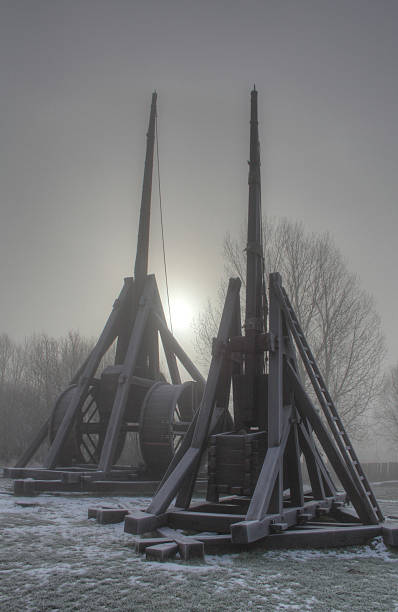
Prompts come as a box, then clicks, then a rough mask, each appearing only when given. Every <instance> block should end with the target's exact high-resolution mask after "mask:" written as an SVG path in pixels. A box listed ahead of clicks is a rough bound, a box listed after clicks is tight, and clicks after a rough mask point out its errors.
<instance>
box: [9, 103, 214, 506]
mask: <svg viewBox="0 0 398 612" xmlns="http://www.w3.org/2000/svg"><path fill="white" fill-rule="evenodd" d="M156 101H157V95H156V93H154V94H153V95H152V103H151V111H150V118H149V127H148V132H147V147H146V157H145V170H144V179H143V187H142V198H141V208H140V221H139V229H138V239H137V254H136V258H135V266H134V277H129V278H125V279H124V285H123V288H122V290H121V292H120V295H119V297H118V298H117V299H116V301H115V303H114V305H113V309H112V312H111V314H110V315H109V318H108V321H107V323H106V325H105V327H104V329H103V331H102V333H101V335H100V337H99V339H98V341H97V343H96V345H95V347H94V348H93V350H92V351H91V353H90V355H89V356H88V358H87V360H86V362H85V363H84V364H83V365H82V367H81V368H80V370H79V371H78V372H77V373H76V375H75V376H74V378H73V380H72V381H71V384H70V386H69V387H68V388H67V389H65V391H63V393H61V395H60V396H59V398H58V399H57V401H56V403H55V406H54V409H53V411H52V413H51V415H50V417H49V418H48V419H47V421H46V422H45V423H44V424H43V426H42V427H41V429H40V431H39V432H38V434H37V436H36V438H35V439H34V440H33V441H32V443H31V444H30V446H29V447H28V448H27V450H26V451H25V453H24V454H23V455H22V457H20V459H19V460H18V462H17V464H16V466H15V467H12V468H6V469H5V470H4V472H5V474H4V475H5V476H8V477H11V478H15V479H16V480H15V483H14V489H15V492H16V493H19V494H32V493H37V492H39V491H43V490H64V491H65V490H66V491H68V490H86V491H97V492H105V493H116V492H119V493H122V492H123V493H142V492H145V493H153V491H154V490H155V488H156V486H157V485H158V482H159V479H160V478H161V477H162V475H163V474H164V472H165V470H166V469H167V467H168V465H169V463H170V461H171V459H172V458H173V456H174V453H175V450H176V448H178V446H179V444H180V443H181V441H182V438H183V436H184V433H185V432H186V431H187V429H188V427H189V425H190V423H191V421H192V418H193V416H194V414H195V412H196V410H197V407H198V404H199V401H200V398H201V395H202V392H203V387H204V383H205V381H204V378H203V377H202V375H201V374H200V372H199V370H198V369H197V368H196V367H195V365H194V364H193V362H192V361H191V359H190V358H189V357H188V355H187V354H186V353H185V352H184V350H183V349H182V348H181V346H180V345H179V343H178V342H177V340H176V339H175V338H174V336H173V335H172V333H171V332H170V330H169V329H168V326H167V323H166V318H165V315H164V311H163V307H162V303H161V300H160V296H159V291H158V288H157V283H156V279H155V276H154V275H153V274H148V251H149V228H150V213H151V193H152V174H153V159H154V145H155V136H156ZM114 342H115V343H116V354H115V359H114V364H113V365H112V366H108V367H106V368H105V369H104V370H103V371H102V372H100V373H98V372H97V371H98V369H99V366H100V364H101V361H102V359H103V358H104V355H105V354H106V353H107V351H108V349H109V348H110V347H111V346H112V344H113V343H114ZM160 343H161V344H162V346H163V353H164V356H165V360H166V364H167V369H168V377H169V380H170V383H169V382H167V381H166V379H165V374H167V372H161V370H160V353H159V349H160ZM179 365H182V366H183V368H184V369H185V371H186V372H187V373H188V374H189V375H190V376H191V377H192V379H193V380H188V381H186V382H182V380H181V375H180V371H179ZM129 434H136V437H135V438H133V440H131V438H130V437H129ZM46 440H48V442H49V449H48V451H47V452H46V454H45V457H44V461H43V465H42V467H40V468H34V467H29V465H28V464H29V462H30V461H31V459H32V458H33V457H34V455H35V453H36V452H37V450H38V449H39V447H40V446H41V445H42V444H43V443H44V442H45V441H46ZM128 444H130V445H135V446H136V447H137V448H135V451H136V454H139V453H140V454H141V457H142V464H141V465H140V466H138V467H137V466H134V467H133V466H131V465H119V463H118V462H119V458H120V456H121V454H122V451H123V449H124V448H125V447H126V445H128Z"/></svg>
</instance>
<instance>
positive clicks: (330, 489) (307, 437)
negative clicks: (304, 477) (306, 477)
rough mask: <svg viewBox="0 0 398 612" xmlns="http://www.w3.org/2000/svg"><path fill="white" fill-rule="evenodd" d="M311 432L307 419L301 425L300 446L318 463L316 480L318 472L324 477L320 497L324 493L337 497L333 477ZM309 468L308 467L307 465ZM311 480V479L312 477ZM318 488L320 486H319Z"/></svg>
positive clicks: (320, 486) (320, 487)
mask: <svg viewBox="0 0 398 612" xmlns="http://www.w3.org/2000/svg"><path fill="white" fill-rule="evenodd" d="M310 430H311V426H310V424H309V423H308V422H307V419H305V421H303V422H302V423H300V424H299V430H298V431H299V438H300V446H301V448H302V451H303V453H304V456H305V454H306V453H307V455H308V456H310V453H311V454H312V455H313V457H314V459H315V462H316V466H317V471H316V472H315V474H316V475H315V478H318V476H317V474H318V472H321V475H322V483H321V484H320V485H319V495H321V494H322V492H323V493H324V494H325V495H327V496H330V495H335V494H336V490H337V489H336V486H335V484H334V482H333V480H332V477H331V476H330V473H329V471H328V469H327V468H326V466H325V463H324V461H323V459H322V457H321V454H320V452H319V450H318V448H317V446H316V444H315V442H314V440H313V437H312V434H311V433H310ZM304 449H306V453H305V452H304ZM307 467H308V465H307ZM310 479H311V477H310ZM317 486H318V485H317ZM311 489H313V486H312V485H311Z"/></svg>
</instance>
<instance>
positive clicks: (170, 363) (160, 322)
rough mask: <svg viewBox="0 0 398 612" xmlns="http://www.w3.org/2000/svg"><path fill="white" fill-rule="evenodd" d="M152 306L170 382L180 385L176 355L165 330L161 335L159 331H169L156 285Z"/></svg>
mask: <svg viewBox="0 0 398 612" xmlns="http://www.w3.org/2000/svg"><path fill="white" fill-rule="evenodd" d="M152 306H153V308H152V311H153V317H154V320H155V324H156V326H157V330H158V331H159V333H160V337H161V340H162V344H163V350H164V354H165V357H166V361H167V367H168V368H169V372H170V378H171V382H172V383H173V385H180V384H181V376H180V372H179V369H178V365H177V359H176V356H175V354H174V352H173V351H172V350H171V348H170V346H169V344H168V342H167V341H166V339H165V337H164V336H165V333H166V332H165V331H164V330H163V335H162V333H161V331H160V328H162V329H163V328H165V329H166V330H167V331H169V329H168V327H167V322H166V317H165V314H164V310H163V306H162V300H161V299H160V295H159V291H158V289H157V287H156V295H155V300H154V303H153V305H152Z"/></svg>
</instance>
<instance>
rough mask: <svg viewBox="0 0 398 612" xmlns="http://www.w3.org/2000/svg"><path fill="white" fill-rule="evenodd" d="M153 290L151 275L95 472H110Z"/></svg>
mask: <svg viewBox="0 0 398 612" xmlns="http://www.w3.org/2000/svg"><path fill="white" fill-rule="evenodd" d="M155 287H156V281H155V277H154V276H153V275H150V276H148V277H147V279H146V282H145V286H144V291H143V293H142V296H141V298H140V301H139V305H138V311H137V316H136V319H135V321H134V326H133V331H132V334H131V337H130V341H129V345H128V348H127V353H126V358H125V361H124V364H123V368H122V372H121V374H120V376H119V380H118V387H117V391H116V395H115V399H114V402H113V407H112V412H111V416H110V418H109V423H108V427H107V430H106V435H105V440H104V444H103V447H102V452H101V457H100V460H99V463H98V469H99V470H101V471H103V472H105V473H106V472H109V471H110V470H111V469H112V463H113V459H114V455H115V450H116V446H117V442H118V439H119V434H120V428H121V426H122V421H123V416H124V412H125V408H126V403H127V399H128V395H129V390H130V384H129V383H130V381H131V377H132V376H133V375H134V370H135V367H136V365H137V361H138V358H139V355H140V350H141V346H142V341H143V338H144V334H145V331H146V327H147V323H148V318H149V315H150V313H151V302H152V300H153V298H154V293H155Z"/></svg>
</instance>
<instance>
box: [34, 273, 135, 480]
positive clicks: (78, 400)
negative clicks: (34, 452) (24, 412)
mask: <svg viewBox="0 0 398 612" xmlns="http://www.w3.org/2000/svg"><path fill="white" fill-rule="evenodd" d="M130 287H131V282H130V279H129V278H126V279H125V282H124V286H123V289H122V290H121V292H120V295H119V297H118V299H117V300H116V301H115V303H114V305H113V310H112V312H111V314H110V315H109V318H108V321H107V322H106V325H105V327H104V329H103V331H102V334H101V335H100V337H99V339H98V342H97V344H96V345H95V347H94V348H93V350H92V351H91V353H90V356H89V358H88V360H87V363H86V367H85V368H84V371H83V372H82V375H81V377H80V379H79V382H78V383H77V387H76V389H75V392H74V395H73V398H72V400H71V403H70V404H69V407H68V409H67V411H66V413H65V416H64V418H63V419H62V422H61V425H60V426H59V428H58V431H57V434H56V436H55V438H54V441H53V443H52V444H51V447H50V449H49V451H48V454H47V457H46V458H45V460H44V462H43V467H44V468H46V469H52V468H54V467H55V466H56V464H57V456H58V453H59V452H60V451H61V449H62V447H63V445H64V443H65V441H66V439H67V437H68V435H69V432H70V431H71V428H72V425H73V421H74V419H75V417H76V415H77V413H78V411H79V410H80V408H81V406H82V404H83V402H84V399H85V397H86V394H87V391H88V389H89V387H90V384H91V381H92V379H93V377H94V375H95V373H96V371H97V368H98V366H99V364H100V361H101V359H102V357H103V356H104V354H105V353H106V351H107V350H108V348H109V347H110V345H111V344H112V342H113V341H114V339H115V338H116V336H117V333H118V326H119V318H120V312H121V310H122V309H123V306H124V303H125V301H126V300H127V299H128V296H129V293H130Z"/></svg>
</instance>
